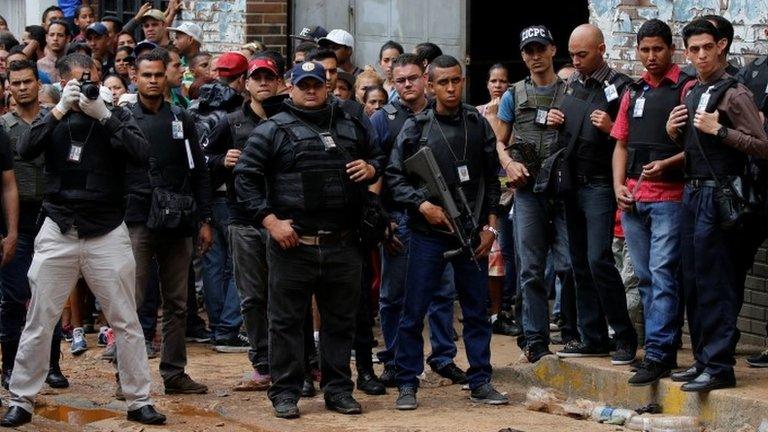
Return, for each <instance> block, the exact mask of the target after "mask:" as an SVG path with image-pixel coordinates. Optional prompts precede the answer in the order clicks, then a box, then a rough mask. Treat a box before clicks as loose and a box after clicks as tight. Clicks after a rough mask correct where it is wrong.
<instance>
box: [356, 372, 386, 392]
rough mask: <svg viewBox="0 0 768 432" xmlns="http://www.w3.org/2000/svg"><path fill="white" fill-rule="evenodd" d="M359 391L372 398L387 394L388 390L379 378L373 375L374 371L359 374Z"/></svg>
mask: <svg viewBox="0 0 768 432" xmlns="http://www.w3.org/2000/svg"><path fill="white" fill-rule="evenodd" d="M357 389H358V390H360V391H362V392H363V393H365V394H367V395H371V396H378V395H383V394H386V393H387V388H386V387H384V384H382V383H381V381H379V377H377V376H376V374H375V373H373V369H371V370H362V371H358V372H357Z"/></svg>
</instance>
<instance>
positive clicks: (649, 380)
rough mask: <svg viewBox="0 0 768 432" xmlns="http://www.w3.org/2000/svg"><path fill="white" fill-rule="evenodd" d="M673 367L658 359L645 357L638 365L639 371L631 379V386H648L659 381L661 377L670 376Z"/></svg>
mask: <svg viewBox="0 0 768 432" xmlns="http://www.w3.org/2000/svg"><path fill="white" fill-rule="evenodd" d="M671 372H672V368H670V367H669V366H666V365H664V364H662V363H659V362H657V361H653V360H649V359H643V361H641V362H640V364H639V365H638V366H637V372H635V374H634V375H632V377H631V378H630V379H629V381H628V383H629V385H631V386H646V385H651V384H653V383H655V382H657V381H658V380H659V379H661V378H664V377H667V376H669V374H670V373H671Z"/></svg>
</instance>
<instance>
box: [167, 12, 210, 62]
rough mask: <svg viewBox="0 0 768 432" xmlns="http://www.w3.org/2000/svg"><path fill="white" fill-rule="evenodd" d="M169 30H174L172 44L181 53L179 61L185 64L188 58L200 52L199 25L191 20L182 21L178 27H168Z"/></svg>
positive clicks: (201, 35)
mask: <svg viewBox="0 0 768 432" xmlns="http://www.w3.org/2000/svg"><path fill="white" fill-rule="evenodd" d="M168 30H169V31H172V32H175V33H174V38H173V46H175V47H176V49H177V50H179V53H180V54H181V56H182V57H181V62H182V64H183V65H184V66H186V65H187V64H188V62H189V59H191V58H192V57H194V56H195V55H196V54H197V53H199V52H200V45H201V44H202V43H203V29H201V28H200V26H199V25H197V24H195V23H191V22H183V23H181V24H180V25H179V26H178V27H168Z"/></svg>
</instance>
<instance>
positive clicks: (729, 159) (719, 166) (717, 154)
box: [683, 77, 747, 178]
mask: <svg viewBox="0 0 768 432" xmlns="http://www.w3.org/2000/svg"><path fill="white" fill-rule="evenodd" d="M736 85H737V82H736V79H735V78H732V77H727V78H722V79H720V80H719V81H717V82H714V83H710V84H702V83H697V84H696V85H695V86H693V88H691V90H690V91H689V92H688V94H687V95H685V99H684V103H685V107H686V108H687V109H688V126H687V127H686V130H685V135H684V138H683V140H684V146H685V174H686V175H687V176H688V177H689V178H712V174H711V172H710V170H709V168H708V167H707V163H706V161H705V160H704V158H703V157H702V154H701V151H700V150H699V146H698V145H697V141H698V142H699V143H700V144H701V148H702V149H703V150H704V154H705V155H706V157H707V159H708V160H709V163H710V164H711V165H712V169H713V170H714V172H715V175H717V176H730V175H741V174H743V173H744V167H745V164H746V163H747V156H746V155H745V154H744V153H742V152H740V151H738V150H736V149H734V148H733V147H730V146H727V145H725V144H723V143H722V142H721V141H720V138H718V137H717V136H716V135H710V134H706V133H703V132H701V131H699V130H698V129H696V128H695V127H694V126H693V117H694V115H695V114H696V109H697V107H698V105H699V100H700V99H701V97H702V95H704V94H705V93H707V92H709V95H710V96H709V103H707V107H706V111H707V112H709V113H711V112H714V111H715V109H716V107H717V104H719V103H720V100H721V99H722V98H723V95H725V92H726V91H727V90H728V89H729V88H731V87H734V86H736ZM720 114H721V115H720V124H722V125H724V126H726V127H730V126H731V122H730V121H729V119H728V118H727V117H725V116H724V115H723V113H720Z"/></svg>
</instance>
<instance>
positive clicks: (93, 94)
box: [80, 84, 99, 100]
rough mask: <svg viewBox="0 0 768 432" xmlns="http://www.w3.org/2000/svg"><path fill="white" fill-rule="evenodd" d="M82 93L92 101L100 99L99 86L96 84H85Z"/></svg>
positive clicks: (81, 88) (81, 89)
mask: <svg viewBox="0 0 768 432" xmlns="http://www.w3.org/2000/svg"><path fill="white" fill-rule="evenodd" d="M80 92H81V93H82V94H83V95H85V97H87V98H88V99H90V100H96V99H98V98H99V86H97V85H95V84H85V85H83V86H82V87H80Z"/></svg>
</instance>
